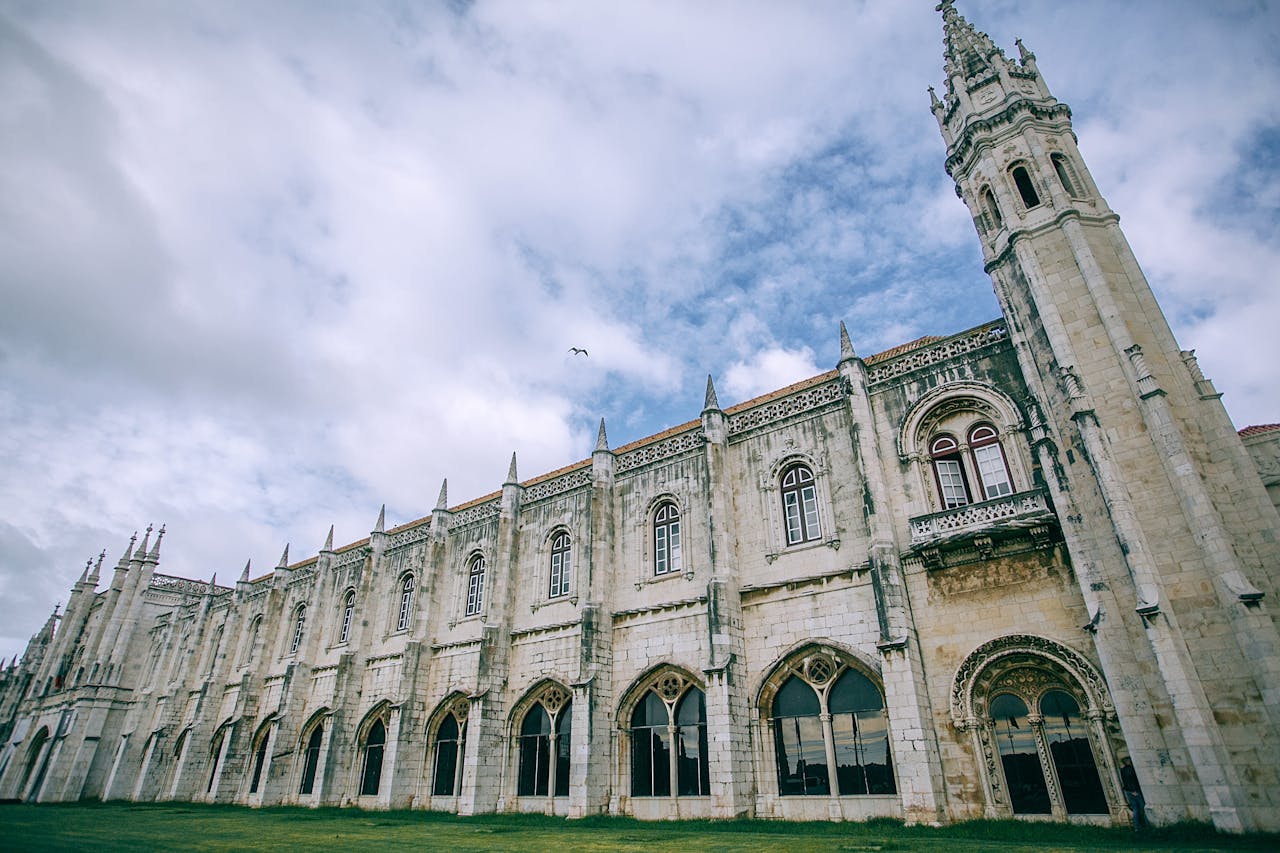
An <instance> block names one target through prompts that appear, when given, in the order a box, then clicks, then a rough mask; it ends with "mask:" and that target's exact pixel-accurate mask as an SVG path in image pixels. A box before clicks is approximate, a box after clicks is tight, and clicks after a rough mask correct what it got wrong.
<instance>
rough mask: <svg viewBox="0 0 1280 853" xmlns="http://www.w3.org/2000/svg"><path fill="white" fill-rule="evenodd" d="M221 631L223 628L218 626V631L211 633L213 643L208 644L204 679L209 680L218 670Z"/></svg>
mask: <svg viewBox="0 0 1280 853" xmlns="http://www.w3.org/2000/svg"><path fill="white" fill-rule="evenodd" d="M222 630H223V626H222V625H219V626H218V630H216V631H214V632H213V642H212V643H210V644H209V666H208V667H207V668H206V669H205V673H204V674H205V677H206V678H211V677H212V676H213V673H214V671H215V670H217V668H218V653H219V652H221V651H222Z"/></svg>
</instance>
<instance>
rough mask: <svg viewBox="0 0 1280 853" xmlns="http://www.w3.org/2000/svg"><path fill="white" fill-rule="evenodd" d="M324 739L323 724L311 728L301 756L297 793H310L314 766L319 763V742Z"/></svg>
mask: <svg viewBox="0 0 1280 853" xmlns="http://www.w3.org/2000/svg"><path fill="white" fill-rule="evenodd" d="M323 740H324V726H322V725H317V726H315V727H314V728H313V729H311V736H310V737H309V738H307V745H306V748H305V750H304V752H303V756H302V784H300V785H299V786H298V793H299V794H310V793H311V792H312V791H314V790H315V786H316V767H317V766H318V765H319V764H320V743H321V741H323Z"/></svg>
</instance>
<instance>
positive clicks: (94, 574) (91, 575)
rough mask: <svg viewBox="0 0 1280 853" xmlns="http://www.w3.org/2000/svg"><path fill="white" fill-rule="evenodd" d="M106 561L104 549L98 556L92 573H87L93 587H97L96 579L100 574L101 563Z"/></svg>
mask: <svg viewBox="0 0 1280 853" xmlns="http://www.w3.org/2000/svg"><path fill="white" fill-rule="evenodd" d="M105 559H107V551H106V549H105V548H104V549H103V550H102V553H100V554H98V562H96V563H94V565H93V571H92V572H90V573H89V580H91V581H93V585H94V586H97V585H98V578H99V577H100V576H101V574H102V561H103V560H105Z"/></svg>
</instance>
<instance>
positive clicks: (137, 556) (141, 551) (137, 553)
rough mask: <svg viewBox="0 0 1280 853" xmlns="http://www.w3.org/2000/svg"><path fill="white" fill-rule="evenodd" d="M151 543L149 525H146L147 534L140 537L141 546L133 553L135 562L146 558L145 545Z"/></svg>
mask: <svg viewBox="0 0 1280 853" xmlns="http://www.w3.org/2000/svg"><path fill="white" fill-rule="evenodd" d="M150 541H151V525H150V524H148V525H147V533H146V535H145V536H143V537H142V544H141V545H139V546H138V550H136V551H134V552H133V558H134V559H135V560H142V559H145V558H146V556H147V543H148V542H150Z"/></svg>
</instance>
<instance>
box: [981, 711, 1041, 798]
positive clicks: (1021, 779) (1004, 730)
mask: <svg viewBox="0 0 1280 853" xmlns="http://www.w3.org/2000/svg"><path fill="white" fill-rule="evenodd" d="M991 722H992V724H993V725H994V727H995V737H996V746H997V748H998V749H999V750H1000V763H1001V765H1002V766H1003V767H1004V779H1005V782H1006V783H1007V784H1008V788H1009V801H1010V804H1011V805H1012V806H1013V811H1014V814H1049V813H1050V808H1049V789H1048V788H1047V787H1046V786H1045V781H1044V771H1043V770H1042V769H1041V767H1040V756H1039V755H1038V754H1037V752H1036V738H1035V732H1033V731H1032V730H1031V723H1030V721H1028V719H1027V705H1026V703H1025V702H1023V701H1022V700H1021V699H1019V698H1018V697H1017V696H1014V695H1012V694H1010V693H1002V694H1000V695H999V696H997V697H996V698H995V699H993V700H992V701H991Z"/></svg>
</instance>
